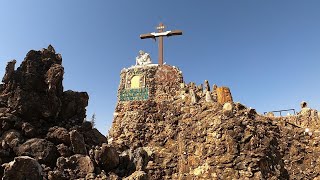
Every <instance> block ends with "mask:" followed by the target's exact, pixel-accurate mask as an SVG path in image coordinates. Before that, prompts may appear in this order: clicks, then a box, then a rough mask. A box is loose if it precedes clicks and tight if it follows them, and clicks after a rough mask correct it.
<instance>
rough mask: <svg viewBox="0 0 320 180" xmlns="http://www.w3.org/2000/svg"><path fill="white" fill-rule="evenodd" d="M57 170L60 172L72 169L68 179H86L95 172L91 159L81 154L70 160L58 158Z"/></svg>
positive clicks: (71, 157)
mask: <svg viewBox="0 0 320 180" xmlns="http://www.w3.org/2000/svg"><path fill="white" fill-rule="evenodd" d="M57 168H58V169H59V170H60V171H64V170H65V169H67V168H71V169H70V170H71V171H69V172H68V173H69V174H68V177H70V178H71V179H75V178H84V177H86V175H87V174H89V173H93V172H94V164H93V162H92V160H91V159H90V157H89V156H85V155H81V154H75V155H73V156H70V157H69V158H63V157H60V158H58V160H57Z"/></svg>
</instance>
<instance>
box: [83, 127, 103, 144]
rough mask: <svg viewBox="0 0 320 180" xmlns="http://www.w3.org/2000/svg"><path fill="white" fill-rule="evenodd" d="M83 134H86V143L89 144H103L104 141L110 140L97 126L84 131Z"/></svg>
mask: <svg viewBox="0 0 320 180" xmlns="http://www.w3.org/2000/svg"><path fill="white" fill-rule="evenodd" d="M83 136H84V141H85V143H86V144H88V145H99V146H101V145H102V144H103V143H107V142H108V140H107V138H106V136H104V135H103V134H101V133H100V132H99V131H98V130H97V129H96V128H93V129H90V130H87V131H85V132H83Z"/></svg>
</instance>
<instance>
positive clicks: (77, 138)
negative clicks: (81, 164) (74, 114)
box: [69, 130, 87, 155]
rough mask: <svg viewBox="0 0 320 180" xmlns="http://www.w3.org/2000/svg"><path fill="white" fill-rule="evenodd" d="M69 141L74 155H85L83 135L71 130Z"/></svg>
mask: <svg viewBox="0 0 320 180" xmlns="http://www.w3.org/2000/svg"><path fill="white" fill-rule="evenodd" d="M69 134H70V141H71V147H72V151H73V152H74V153H75V154H84V155H86V154H87V149H86V144H85V143H84V139H83V135H82V134H80V133H79V132H78V131H77V130H72V131H71V132H70V133H69Z"/></svg>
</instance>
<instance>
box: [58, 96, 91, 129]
mask: <svg viewBox="0 0 320 180" xmlns="http://www.w3.org/2000/svg"><path fill="white" fill-rule="evenodd" d="M88 100H89V96H88V94H87V93H86V92H74V91H70V90H68V91H65V92H63V95H62V108H61V113H60V116H61V118H62V119H64V120H69V119H71V120H72V121H74V123H75V124H81V123H82V122H83V120H84V119H85V117H86V107H87V106H88Z"/></svg>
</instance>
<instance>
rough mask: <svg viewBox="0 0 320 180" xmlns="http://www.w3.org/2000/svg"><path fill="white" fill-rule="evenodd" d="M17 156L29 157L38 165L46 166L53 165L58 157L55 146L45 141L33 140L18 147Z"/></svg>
mask: <svg viewBox="0 0 320 180" xmlns="http://www.w3.org/2000/svg"><path fill="white" fill-rule="evenodd" d="M17 154H18V155H19V156H30V157H33V158H35V159H36V160H38V161H39V162H40V163H44V164H47V165H53V164H55V161H56V159H57V157H58V152H57V149H56V146H55V145H54V144H53V143H52V142H50V141H47V140H45V139H38V138H33V139H29V140H28V141H26V142H25V143H23V144H22V145H20V146H19V148H18V151H17Z"/></svg>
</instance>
